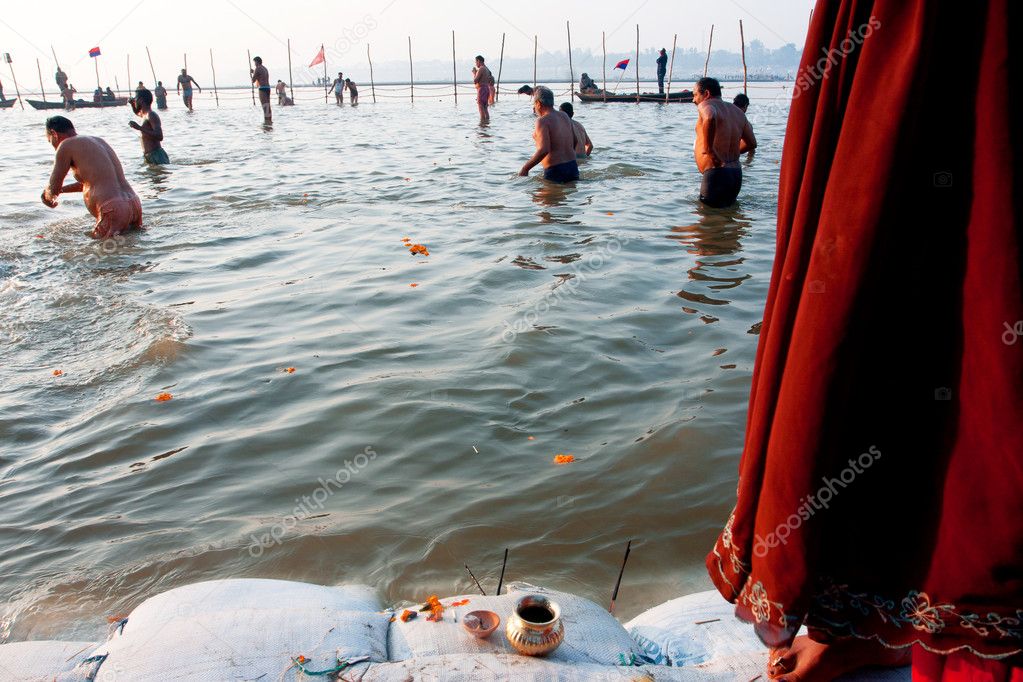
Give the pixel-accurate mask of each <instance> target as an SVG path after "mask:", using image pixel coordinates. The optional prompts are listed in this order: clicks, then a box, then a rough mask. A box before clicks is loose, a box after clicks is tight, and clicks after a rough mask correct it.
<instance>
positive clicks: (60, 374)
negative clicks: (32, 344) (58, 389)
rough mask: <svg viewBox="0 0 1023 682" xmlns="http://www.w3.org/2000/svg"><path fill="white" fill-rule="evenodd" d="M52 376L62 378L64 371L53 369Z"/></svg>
mask: <svg viewBox="0 0 1023 682" xmlns="http://www.w3.org/2000/svg"><path fill="white" fill-rule="evenodd" d="M53 376H55V377H62V376H64V370H62V369H55V370H53Z"/></svg>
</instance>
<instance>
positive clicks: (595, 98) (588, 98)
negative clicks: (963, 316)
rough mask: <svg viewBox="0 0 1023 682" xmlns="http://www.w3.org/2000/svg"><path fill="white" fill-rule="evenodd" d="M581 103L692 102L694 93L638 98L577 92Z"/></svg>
mask: <svg viewBox="0 0 1023 682" xmlns="http://www.w3.org/2000/svg"><path fill="white" fill-rule="evenodd" d="M576 94H577V95H578V96H579V101H581V102H637V101H639V102H692V101H693V93H692V91H690V90H679V91H678V92H672V93H668V94H666V95H664V94H658V93H656V92H644V93H642V94H640V95H639V96H638V97H637V95H636V93H631V94H618V93H610V92H609V93H607V94H606V95H605V94H604V93H602V92H600V93H594V92H577V93H576Z"/></svg>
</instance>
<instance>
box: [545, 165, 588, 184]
mask: <svg viewBox="0 0 1023 682" xmlns="http://www.w3.org/2000/svg"><path fill="white" fill-rule="evenodd" d="M543 179H544V180H550V181H551V182H572V181H573V180H578V179H579V164H577V163H576V162H575V161H566V162H565V163H559V164H558V165H557V166H551V167H550V168H544V170H543Z"/></svg>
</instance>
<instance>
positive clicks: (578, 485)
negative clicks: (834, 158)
mask: <svg viewBox="0 0 1023 682" xmlns="http://www.w3.org/2000/svg"><path fill="white" fill-rule="evenodd" d="M362 90H363V92H362V93H361V94H362V103H361V104H360V105H359V106H358V107H350V106H347V104H346V106H344V107H343V108H338V107H336V106H333V105H330V106H328V105H326V104H324V103H323V102H322V99H321V100H318V101H317V100H316V98H315V95H313V96H312V97H310V93H304V94H303V93H299V94H300V98H299V104H300V106H297V107H294V108H290V109H275V112H274V116H275V120H274V125H273V127H272V128H270V129H268V128H264V127H263V126H262V125H261V123H262V121H261V119H262V116H261V115H260V113H259V112H258V111H257V110H256V109H254V108H253V107H252V106H251V103H250V101H249V99H248V93H247V92H245V91H241V92H240V93H237V92H236V93H234V94H233V95H231V94H230V93H221V97H222V101H221V106H220V107H219V108H217V107H216V105H215V104H214V102H213V100H212V97H210V96H209V95H207V94H205V93H204V94H203V95H201V96H199V97H198V98H197V99H196V111H195V112H194V113H192V114H189V113H187V112H186V111H184V109H183V108H182V106H181V104H180V102H179V101H178V100H175V99H174V98H173V97H172V100H171V109H170V110H169V111H167V112H165V113H164V114H163V119H164V127H165V132H166V141H165V147H166V148H167V150H168V153H169V155H170V157H171V160H172V162H173V163H172V164H171V165H170V166H167V167H165V168H161V169H152V168H147V167H146V166H145V165H144V164H143V163H142V159H141V150H140V148H139V143H138V141H137V137H136V135H137V134H136V133H135V132H134V131H132V130H131V129H129V128H128V125H127V124H128V121H129V120H130V112H129V111H128V110H127V109H126V108H121V109H117V110H80V111H76V112H74V113H72V114H71V115H70V117H71V118H72V120H73V121H74V122H75V124H76V126H77V128H78V130H79V132H80V133H83V134H97V135H100V136H102V137H104V138H105V139H107V140H108V141H109V142H110V144H111V145H112V146H113V147H114V148H115V149H116V150H117V152H118V154H119V155H120V157H121V159H122V161H123V163H124V166H125V173H126V175H127V177H128V179H129V181H130V182H131V184H132V185H133V186H134V187H135V189H136V191H137V192H138V194H139V195H140V197H141V198H142V202H143V206H144V210H145V215H146V225H147V227H148V230H147V231H146V232H145V233H143V234H133V235H129V236H127V237H126V238H123V239H118V240H109V241H107V242H103V243H98V242H93V241H92V240H90V239H88V238H87V237H86V236H85V233H86V232H87V231H88V230H89V229H90V227H91V219H90V218H89V216H88V215H87V214H86V212H85V209H84V207H83V205H82V203H81V200H80V198H79V197H76V196H74V195H67V196H64V197H62V199H61V205H60V206H59V207H58V208H57V209H56V210H50V209H47V208H46V207H44V206H43V205H42V204H41V203H40V202H39V200H38V196H39V193H40V191H41V190H42V188H43V187H44V185H45V183H46V180H47V176H48V173H49V168H50V166H51V164H52V159H53V150H52V148H50V147H49V145H48V144H47V142H46V139H45V136H44V131H43V121H44V119H45V115H46V113H47V112H36V111H31V110H29V111H25V112H22V111H20V110H18V109H14V110H6V111H0V149H2V155H0V188H2V190H0V227H2V232H0V306H2V311H3V312H2V329H0V333H2V336H0V341H2V345H0V353H2V356H0V436H2V449H0V641H2V640H5V639H9V640H21V639H39V638H48V637H71V636H79V637H97V636H100V635H101V633H102V632H103V631H104V630H105V628H106V619H105V617H106V616H108V615H111V614H115V613H121V612H126V611H128V610H130V609H131V608H132V607H133V606H134V605H136V604H137V603H139V602H140V601H141V600H142V599H144V598H146V597H147V596H149V595H151V594H154V593H156V592H158V591H162V590H166V589H169V588H172V587H175V586H178V585H182V584H185V583H188V582H194V581H198V580H203V579H210V578H222V577H276V578H287V579H293V580H304V581H310V582H316V583H323V584H333V583H342V582H363V583H369V584H371V585H373V586H375V587H377V588H378V589H379V590H380V592H381V594H382V596H383V597H384V599H385V601H390V602H394V601H398V600H401V599H412V600H422V599H424V598H425V597H426V595H428V594H431V593H437V594H441V595H444V594H455V593H459V592H473V591H474V589H475V588H474V586H473V585H472V582H471V580H470V578H469V576H468V574H467V572H466V571H465V568H464V565H466V564H468V565H469V566H470V567H471V568H472V570H473V572H474V573H475V575H476V577H477V578H479V580H480V582H481V583H483V585H484V587H485V588H486V589H487V591H488V592H490V591H491V590H493V588H494V587H495V584H496V582H497V576H498V573H499V572H500V565H501V558H502V554H503V551H504V549H505V548H509V549H510V558H509V563H508V569H507V574H506V577H505V580H506V581H508V580H527V581H529V582H533V583H536V584H543V585H548V586H551V587H555V588H559V589H564V590H570V591H574V592H576V593H579V594H581V595H584V596H586V597H589V598H592V599H594V600H596V601H598V602H600V603H606V602H608V600H609V598H610V592H611V589H612V587H613V585H614V580H615V577H616V576H617V573H618V569H619V564H620V561H621V558H622V555H623V552H624V549H625V545H626V542H627V541H628V540H630V539H632V540H633V546H632V553H631V556H630V559H629V564H628V568H627V570H626V573H625V579H624V581H623V584H622V589H621V592H620V594H619V598H618V613H619V614H620V615H622V616H629V615H631V614H635V613H638V612H639V611H641V610H643V609H645V608H648V607H650V606H653V605H655V604H657V603H660V602H662V601H664V600H667V599H669V598H672V597H675V596H679V595H681V594H684V593H687V592H691V591H694V590H702V589H708V588H709V582H708V580H707V579H706V577H705V573H704V568H703V557H704V555H705V554H706V552H707V551H708V550H709V549H710V547H711V546H712V544H713V541H714V538H715V537H716V534H717V532H718V531H719V530H720V528H721V527H722V525H723V523H724V521H725V519H726V518H727V515H728V512H729V509H730V508H731V506H732V504H733V502H734V495H735V486H736V478H737V465H738V457H739V453H740V449H741V443H742V434H743V428H744V422H745V413H746V402H747V397H748V392H749V385H750V378H751V372H752V365H753V358H754V351H755V347H756V343H757V333H758V331H759V322H760V319H761V314H762V310H763V305H764V300H765V297H766V293H767V287H768V283H769V278H770V269H771V264H772V259H773V253H774V235H775V224H774V223H775V210H776V202H777V181H778V167H779V166H778V164H779V161H780V155H781V145H782V139H783V134H784V125H785V116H786V113H787V105H784V106H782V107H781V108H780V109H778V108H774V107H768V105H769V104H771V102H772V101H774V99H775V97H776V95H778V94H779V93H781V92H782V89H781V86H778V85H771V86H767V85H762V84H757V87H756V88H755V89H751V91H750V92H751V95H752V96H753V108H752V109H751V112H750V113H751V118H752V119H753V120H754V123H755V126H756V133H757V136H758V138H759V141H760V145H761V146H760V149H759V150H758V152H757V153H756V156H755V158H753V159H751V160H746V161H745V162H744V163H745V164H746V165H745V168H744V174H745V175H744V182H743V185H744V186H743V193H742V196H741V198H740V202H739V204H738V205H737V206H736V207H735V208H732V209H727V210H710V209H705V208H703V207H701V206H700V204H699V203H698V201H697V200H696V194H697V190H698V186H699V175H698V173H697V171H696V168H695V165H694V163H693V158H692V147H693V136H694V132H693V126H694V122H695V108H694V107H693V106H692V105H688V104H683V105H670V106H663V105H656V104H643V105H640V106H637V105H634V104H591V105H583V104H578V103H577V104H576V112H577V118H578V120H579V121H580V122H582V123H583V124H584V125H585V126H586V127H587V129H588V131H589V133H590V136H591V137H592V139H593V140H594V142H595V144H596V151H595V153H594V155H593V157H592V159H590V160H589V161H587V162H586V163H584V164H583V166H582V180H581V181H580V182H579V183H577V185H576V186H574V187H568V188H564V187H552V186H546V185H545V184H544V183H543V182H542V181H541V180H540V179H538V177H537V174H538V172H539V171H538V170H534V173H533V177H530V178H519V177H516V172H517V171H518V169H519V167H520V166H521V165H522V163H523V162H524V161H525V159H526V158H528V156H529V155H530V153H531V152H532V142H531V139H530V136H531V131H532V125H533V116H532V112H531V108H530V103H529V100H528V99H527V98H526V97H520V96H516V95H513V94H509V95H502V100H501V102H499V104H498V105H497V107H496V108H495V109H494V111H493V123H492V125H491V126H490V127H489V128H480V127H478V126H477V124H476V119H477V115H476V112H475V107H474V104H473V102H472V101H471V98H470V97H468V96H467V95H466V94H465V93H463V95H462V97H461V98H460V100H459V102H458V104H457V106H455V105H453V103H452V102H451V101H450V97H448V98H447V99H443V98H442V97H441V94H442V92H444V91H443V90H440V89H436V88H435V89H430V88H417V89H416V101H415V103H414V104H410V103H409V102H408V101H407V100H403V99H400V98H399V97H397V96H396V95H397V94H398V93H391V94H392V96H391V97H387V98H385V97H383V95H384V94H387V93H384V92H380V93H378V94H380V95H381V97H380V102H379V103H378V104H375V105H374V104H373V103H372V101H371V96H370V92H369V89H368V88H366V87H365V86H364V87H363V88H362ZM735 92H736V86H735V85H734V84H732V85H728V86H726V96H728V97H731V95H732V94H734V93H735ZM784 100H785V97H784V96H782V97H780V98H779V101H784ZM405 237H407V238H409V240H410V243H420V244H423V245H424V246H425V247H426V248H427V250H428V252H429V255H428V256H426V255H413V254H411V253H410V252H409V249H408V248H407V247H406V245H405V242H403V241H402V239H403V238H405ZM412 285H417V286H412ZM289 369H293V371H289ZM58 371H59V372H60V373H61V375H60V376H55V375H54V373H55V372H58ZM162 393H167V394H170V395H171V396H172V399H170V400H165V401H158V400H156V397H157V396H158V395H159V394H162ZM557 454H571V455H573V456H574V458H575V461H574V462H572V463H570V464H563V465H557V464H554V463H553V458H554V457H555V455H557Z"/></svg>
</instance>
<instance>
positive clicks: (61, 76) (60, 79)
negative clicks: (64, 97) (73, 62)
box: [53, 64, 67, 92]
mask: <svg viewBox="0 0 1023 682" xmlns="http://www.w3.org/2000/svg"><path fill="white" fill-rule="evenodd" d="M53 80H55V81H57V87H58V88H59V89H60V91H61V92H64V90H65V89H66V88H67V74H66V73H64V70H63V69H61V68H60V64H58V65H57V73H56V74H54V76H53Z"/></svg>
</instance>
